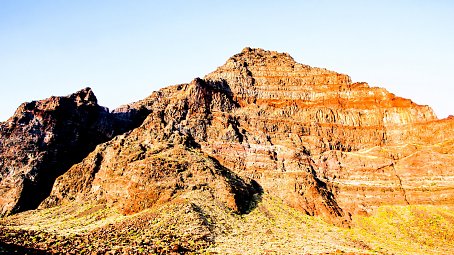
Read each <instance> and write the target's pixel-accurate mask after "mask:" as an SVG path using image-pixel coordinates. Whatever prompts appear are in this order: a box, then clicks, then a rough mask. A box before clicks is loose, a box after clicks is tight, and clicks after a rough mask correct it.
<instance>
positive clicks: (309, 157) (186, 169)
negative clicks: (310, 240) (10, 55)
mask: <svg viewBox="0 0 454 255" xmlns="http://www.w3.org/2000/svg"><path fill="white" fill-rule="evenodd" d="M138 112H139V113H140V114H141V115H144V113H149V114H148V115H147V117H146V119H145V120H144V121H143V123H142V125H141V126H140V127H138V128H136V129H134V130H132V131H131V132H127V133H125V134H123V135H120V136H116V137H115V138H114V139H112V140H110V141H109V142H107V143H104V144H101V145H99V146H98V147H97V148H96V149H94V150H93V151H92V152H91V153H90V154H89V155H88V156H87V157H86V158H85V159H84V160H82V161H80V162H79V163H77V164H75V165H73V166H72V167H71V168H70V169H69V170H68V171H67V172H66V173H65V174H63V175H61V176H60V177H59V178H58V179H57V181H56V183H55V185H54V187H53V189H52V192H51V194H50V196H49V197H48V198H47V199H46V200H45V201H44V202H43V203H42V204H41V207H50V206H54V205H59V204H65V203H66V202H69V201H80V202H83V201H92V200H94V201H98V202H100V203H107V204H110V205H112V206H117V207H118V208H119V209H120V210H121V211H123V212H124V213H126V214H127V213H133V212H137V211H140V210H142V209H145V208H147V207H151V206H154V205H156V204H162V203H166V202H170V201H173V200H176V199H180V198H183V197H190V196H191V195H190V194H193V193H194V192H198V191H208V194H211V195H209V197H210V199H212V198H213V199H215V200H216V201H218V202H219V203H220V204H224V205H225V206H226V207H228V208H230V209H231V210H234V211H236V212H239V213H241V212H245V211H247V209H248V208H249V207H250V206H252V203H251V202H252V201H253V200H254V199H253V198H254V195H259V194H260V192H262V191H263V192H266V193H268V194H270V195H271V196H274V197H279V198H280V199H282V200H283V201H284V202H285V203H287V204H289V205H291V206H292V207H294V208H296V209H298V210H301V211H303V212H306V213H307V214H310V215H320V216H322V217H324V218H325V219H327V220H328V221H331V222H334V223H339V224H344V223H346V222H348V221H349V219H350V216H351V215H352V214H357V213H358V214H364V213H368V212H370V211H371V210H373V209H374V208H375V207H376V206H379V205H383V204H428V203H429V204H449V203H451V204H452V202H453V201H454V192H453V191H454V181H453V176H454V158H453V144H454V143H453V140H454V132H453V131H452V130H453V127H454V119H452V118H449V119H444V120H438V119H437V118H436V116H435V114H434V113H433V111H432V110H431V109H430V108H429V107H428V106H421V105H417V104H415V103H413V102H412V101H410V100H408V99H403V98H400V97H397V96H395V95H393V94H391V93H389V92H388V91H386V90H385V89H382V88H371V87H369V86H368V85H367V84H366V83H352V82H351V80H350V78H349V77H348V76H346V75H343V74H339V73H336V72H333V71H329V70H326V69H321V68H313V67H310V66H306V65H302V64H299V63H296V62H295V61H294V60H293V59H292V58H291V57H290V56H289V55H288V54H283V53H277V52H272V51H265V50H261V49H250V48H245V49H244V50H243V51H242V52H241V53H239V54H237V55H235V56H233V57H231V58H230V59H229V60H227V62H226V63H225V64H224V65H223V66H221V67H219V68H218V69H217V70H215V71H214V72H212V73H210V74H208V75H207V76H205V77H204V78H203V79H200V78H197V79H195V80H193V81H192V82H191V83H189V84H181V85H176V86H171V87H167V88H164V89H161V90H160V91H157V92H154V93H153V94H152V95H151V96H150V97H148V98H146V99H144V100H142V101H140V102H137V103H134V104H131V105H128V106H124V107H122V108H121V109H119V110H117V111H114V113H117V114H120V115H121V116H123V117H124V118H130V117H131V116H135V114H137V113H138ZM128 116H129V117H128ZM103 126H105V125H103ZM109 137H112V136H109ZM8 139H9V138H8ZM8 141H9V140H8ZM12 147H14V146H12ZM4 148H5V147H4ZM18 148H20V149H18V150H21V151H24V150H25V149H22V147H18ZM92 148H93V147H92ZM91 150H92V149H91ZM91 150H90V151H91ZM2 153H3V152H2ZM87 153H88V151H87ZM80 160H81V158H80ZM73 163H76V162H73ZM10 190H13V189H10ZM255 197H256V196H255Z"/></svg>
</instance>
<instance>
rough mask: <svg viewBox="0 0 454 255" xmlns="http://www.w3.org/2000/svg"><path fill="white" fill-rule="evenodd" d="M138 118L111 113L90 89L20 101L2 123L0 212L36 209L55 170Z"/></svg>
mask: <svg viewBox="0 0 454 255" xmlns="http://www.w3.org/2000/svg"><path fill="white" fill-rule="evenodd" d="M139 122H140V116H139V115H138V114H137V115H135V116H134V117H133V118H125V117H124V116H121V115H119V114H118V113H117V114H111V113H109V112H108V110H107V109H106V108H103V107H101V106H99V105H98V104H97V99H96V97H95V95H94V94H93V92H92V90H91V89H90V88H85V89H83V90H81V91H78V92H76V93H74V94H72V95H70V96H67V97H51V98H48V99H45V100H42V101H33V102H30V103H24V104H22V105H21V106H20V107H19V108H18V109H17V110H16V112H15V114H14V116H12V117H11V118H10V119H8V120H7V121H6V122H4V123H1V125H0V155H1V161H0V215H2V216H3V215H8V214H11V213H17V212H21V211H25V210H30V209H36V208H37V206H38V205H39V204H40V203H41V202H42V201H43V200H44V199H45V198H46V197H47V196H48V195H49V193H50V191H51V189H52V185H53V183H54V181H55V179H56V178H57V177H58V176H59V175H61V174H63V173H65V172H66V171H67V170H68V169H69V168H70V167H71V166H72V165H73V164H75V163H77V162H79V161H80V160H82V159H83V158H84V157H86V156H87V154H88V153H89V152H90V151H92V150H93V149H94V148H95V146H96V145H97V144H99V143H101V142H104V141H107V140H109V139H111V138H112V137H114V136H115V135H117V134H120V133H123V132H125V131H127V130H129V129H131V128H133V127H134V126H137V125H139Z"/></svg>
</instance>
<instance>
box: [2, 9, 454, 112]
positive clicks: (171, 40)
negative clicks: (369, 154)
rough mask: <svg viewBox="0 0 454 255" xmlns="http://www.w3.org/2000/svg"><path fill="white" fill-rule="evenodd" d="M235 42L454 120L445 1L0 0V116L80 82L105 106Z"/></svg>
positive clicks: (453, 40) (453, 19)
mask: <svg viewBox="0 0 454 255" xmlns="http://www.w3.org/2000/svg"><path fill="white" fill-rule="evenodd" d="M245 46H250V47H260V48H265V49H269V50H277V51H281V52H288V53H290V54H291V55H292V56H293V57H294V58H295V60H297V61H298V62H301V63H305V64H308V65H312V66H319V67H325V68H328V69H331V70H334V71H338V72H341V73H346V74H349V75H350V76H351V77H352V79H353V81H367V82H369V84H371V85H372V86H380V87H385V88H387V89H388V90H389V91H391V92H393V93H395V94H397V95H399V96H402V97H406V98H411V99H413V100H414V101H415V102H417V103H419V104H428V105H430V106H432V107H433V108H434V110H435V111H436V113H437V115H438V116H439V117H446V116H447V115H449V114H454V100H453V96H454V93H453V92H454V49H453V47H454V1H449V0H446V1H441V0H440V1H436V0H434V1H422V0H420V1H418V0H412V1H403V0H394V1H392V0H389V1H383V0H380V1H379V0H377V1H366V0H362V1H360V0H358V1H323V0H308V1H151V0H150V1H139V0H134V1H132V0H123V1H115V0H109V1H101V0H97V1H88V0H87V1H83V0H77V1H64V0H52V1H45V0H30V1H23V0H0V91H1V92H0V120H6V119H7V118H8V117H9V116H11V115H12V114H13V112H14V110H15V109H16V108H17V107H18V106H19V104H20V103H22V102H24V101H31V100H37V99H43V98H47V97H49V96H51V95H67V94H70V93H72V92H75V91H77V90H79V89H81V88H83V87H86V86H90V87H92V88H93V90H94V92H95V94H96V95H97V97H98V101H99V103H100V104H102V105H104V106H108V107H109V108H111V109H113V108H115V107H117V106H119V105H121V104H126V103H129V102H132V101H137V100H139V99H142V98H144V97H146V96H148V95H149V94H151V92H152V91H154V90H157V89H159V88H161V87H164V86H167V85H172V84H176V83H184V82H189V81H191V80H192V79H193V78H194V77H197V76H200V77H201V76H204V75H205V74H207V73H208V72H211V71H213V70H214V69H215V68H216V67H217V66H220V65H222V64H223V63H224V62H225V60H226V59H227V58H228V57H230V56H231V55H233V54H235V53H237V52H239V51H241V49H242V48H244V47H245Z"/></svg>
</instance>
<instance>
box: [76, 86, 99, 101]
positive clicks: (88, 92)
mask: <svg viewBox="0 0 454 255" xmlns="http://www.w3.org/2000/svg"><path fill="white" fill-rule="evenodd" d="M70 98H71V99H72V100H74V102H76V103H77V104H78V105H81V104H85V105H97V104H98V99H97V98H96V96H95V93H93V91H92V89H91V88H89V87H86V88H84V89H81V90H79V91H77V92H76V93H74V94H72V95H71V96H70Z"/></svg>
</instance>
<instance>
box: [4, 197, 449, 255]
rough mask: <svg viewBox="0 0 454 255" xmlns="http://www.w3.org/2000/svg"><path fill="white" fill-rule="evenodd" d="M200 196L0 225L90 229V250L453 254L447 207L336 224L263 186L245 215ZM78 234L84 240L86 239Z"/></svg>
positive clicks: (28, 216)
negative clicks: (138, 208) (132, 210)
mask: <svg viewBox="0 0 454 255" xmlns="http://www.w3.org/2000/svg"><path fill="white" fill-rule="evenodd" d="M207 197H209V194H207V193H204V192H201V191H194V192H188V193H186V194H184V195H183V196H181V197H180V198H179V199H176V200H175V201H173V202H171V203H168V204H164V205H160V206H159V207H155V208H151V209H147V210H145V211H143V212H140V213H138V214H134V215H130V216H122V215H121V214H119V213H118V212H117V211H115V210H114V209H110V208H105V207H104V206H102V205H84V206H78V205H72V204H69V205H66V206H63V207H56V208H51V209H45V210H40V211H30V212H26V213H22V214H18V215H16V216H12V217H8V218H5V219H2V220H1V221H0V226H3V227H6V228H8V229H15V230H20V229H22V230H24V229H25V230H34V231H44V232H49V233H52V234H53V235H57V236H63V237H66V238H70V237H71V236H74V235H78V236H84V235H86V236H90V239H89V241H90V242H91V244H90V245H91V246H90V247H92V248H91V249H92V250H89V251H93V250H95V251H96V250H98V251H99V250H101V251H107V250H109V249H112V250H117V251H118V250H119V251H128V252H130V253H138V254H141V253H142V254H146V253H147V252H148V253H153V252H155V253H168V252H171V251H172V247H177V248H178V247H180V248H182V250H180V251H184V252H189V253H191V252H192V253H197V254H200V253H206V254H454V241H453V240H454V213H453V210H452V208H445V207H441V206H422V205H419V206H383V207H380V208H379V209H378V210H377V211H376V213H375V214H374V215H372V216H369V217H364V216H361V217H359V216H356V217H354V219H353V225H352V227H351V228H341V227H335V226H333V225H330V224H328V223H326V222H324V221H323V220H321V219H320V218H317V217H310V216H307V215H304V214H303V213H301V212H299V211H297V210H294V209H292V208H290V207H289V206H287V205H285V204H284V203H283V202H282V201H281V200H280V199H277V198H274V197H271V196H270V195H268V194H266V193H265V194H263V195H262V197H260V198H259V197H257V202H256V204H255V205H254V206H253V207H252V208H251V211H250V212H249V213H248V214H244V215H238V214H234V213H232V211H231V210H230V209H228V208H227V207H225V206H224V205H223V204H220V203H217V202H215V200H213V199H207ZM96 238H99V239H96ZM79 239H81V240H82V241H81V242H82V244H83V240H85V239H83V238H79ZM79 239H78V240H79ZM30 240H33V239H30ZM30 240H29V241H30ZM78 242H79V241H76V243H78ZM96 242H100V243H99V244H97V243H96ZM101 242H102V243H101ZM70 244H71V242H69V244H68V245H70ZM82 244H79V246H75V247H72V246H68V247H69V248H68V250H71V249H72V250H74V249H75V250H76V251H77V249H79V248H78V247H83V246H81V245H82ZM100 247H101V248H102V249H101V248H100ZM147 247H153V249H148V248H147ZM183 248H184V249H183ZM87 251H88V250H87ZM150 251H151V252H150Z"/></svg>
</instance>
